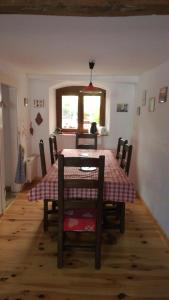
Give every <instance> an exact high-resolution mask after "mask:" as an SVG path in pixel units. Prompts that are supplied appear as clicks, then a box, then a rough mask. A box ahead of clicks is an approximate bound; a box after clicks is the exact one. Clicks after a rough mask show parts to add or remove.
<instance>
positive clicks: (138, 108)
mask: <svg viewBox="0 0 169 300" xmlns="http://www.w3.org/2000/svg"><path fill="white" fill-rule="evenodd" d="M140 113H141V107H140V106H137V115H138V116H140Z"/></svg>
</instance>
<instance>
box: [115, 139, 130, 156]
mask: <svg viewBox="0 0 169 300" xmlns="http://www.w3.org/2000/svg"><path fill="white" fill-rule="evenodd" d="M127 143H128V141H127V140H124V139H122V138H121V137H120V138H119V139H118V143H117V151H116V159H117V160H119V159H121V158H122V153H123V147H124V145H126V144H127Z"/></svg>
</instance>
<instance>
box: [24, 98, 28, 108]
mask: <svg viewBox="0 0 169 300" xmlns="http://www.w3.org/2000/svg"><path fill="white" fill-rule="evenodd" d="M24 106H28V98H26V97H25V98H24Z"/></svg>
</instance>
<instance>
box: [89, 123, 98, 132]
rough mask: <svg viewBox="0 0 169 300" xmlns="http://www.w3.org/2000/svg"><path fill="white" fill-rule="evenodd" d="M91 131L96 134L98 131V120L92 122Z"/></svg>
mask: <svg viewBox="0 0 169 300" xmlns="http://www.w3.org/2000/svg"><path fill="white" fill-rule="evenodd" d="M90 133H92V134H96V133H97V123H96V122H92V123H91V127H90Z"/></svg>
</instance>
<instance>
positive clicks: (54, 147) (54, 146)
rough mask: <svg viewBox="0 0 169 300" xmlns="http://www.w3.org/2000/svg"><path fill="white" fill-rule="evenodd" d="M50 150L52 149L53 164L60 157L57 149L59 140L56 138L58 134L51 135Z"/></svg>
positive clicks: (51, 158)
mask: <svg viewBox="0 0 169 300" xmlns="http://www.w3.org/2000/svg"><path fill="white" fill-rule="evenodd" d="M49 150H50V160H51V165H53V164H54V162H55V161H56V160H57V158H58V150H57V140H56V135H51V136H50V137H49Z"/></svg>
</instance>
